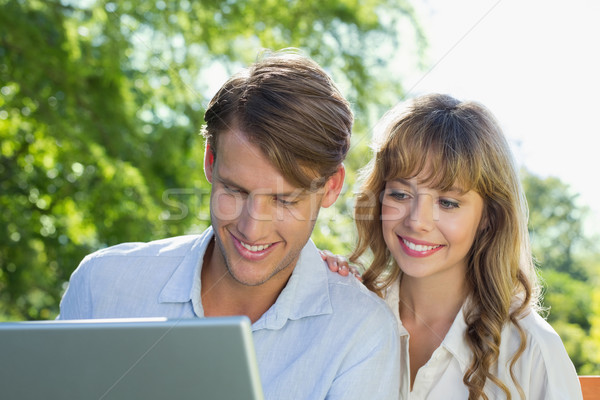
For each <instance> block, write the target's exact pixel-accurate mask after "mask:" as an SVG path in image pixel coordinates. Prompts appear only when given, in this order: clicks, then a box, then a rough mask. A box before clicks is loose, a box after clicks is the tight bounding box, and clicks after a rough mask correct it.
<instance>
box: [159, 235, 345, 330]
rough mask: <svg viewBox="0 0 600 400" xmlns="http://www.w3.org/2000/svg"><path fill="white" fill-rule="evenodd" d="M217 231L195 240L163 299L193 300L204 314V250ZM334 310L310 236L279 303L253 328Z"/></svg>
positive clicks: (273, 326) (323, 268)
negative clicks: (201, 293)
mask: <svg viewBox="0 0 600 400" xmlns="http://www.w3.org/2000/svg"><path fill="white" fill-rule="evenodd" d="M213 235H214V232H213V229H212V227H209V228H208V229H206V230H205V231H204V232H203V233H202V235H200V236H199V237H198V238H197V239H196V240H195V241H194V243H193V244H192V246H191V247H190V250H189V251H188V252H187V254H186V256H185V257H184V258H183V260H182V261H181V263H180V264H179V266H178V267H177V269H176V270H175V272H174V273H173V275H171V277H170V278H169V280H168V281H167V283H166V285H165V286H164V288H163V290H162V291H161V293H160V296H159V302H160V303H185V302H188V301H191V302H192V305H193V307H194V312H195V313H196V315H198V316H199V317H202V316H204V310H203V309H202V304H201V301H200V289H201V286H200V271H201V270H202V262H203V259H204V253H205V252H206V249H207V248H208V245H209V244H210V242H211V240H212V238H213ZM332 312H333V308H332V306H331V300H330V296H329V284H328V278H327V267H326V266H325V265H324V261H323V260H322V259H321V256H320V255H319V253H318V251H317V248H316V246H315V245H314V243H313V242H312V240H309V241H308V242H307V243H306V245H305V246H304V248H303V249H302V251H301V253H300V257H299V259H298V262H297V263H296V266H295V267H294V271H293V272H292V275H291V276H290V279H289V280H288V283H287V285H286V286H285V287H284V288H283V290H282V292H281V294H280V295H279V297H278V298H277V300H276V301H275V304H273V305H272V306H271V308H269V310H267V312H266V313H265V314H263V316H262V317H261V318H259V320H258V321H256V322H255V323H254V324H253V326H252V328H253V330H256V329H262V328H267V329H281V328H282V327H283V326H284V325H285V323H286V321H287V320H288V319H290V320H297V319H301V318H304V317H307V316H314V315H321V314H331V313H332Z"/></svg>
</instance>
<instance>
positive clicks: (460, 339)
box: [442, 303, 473, 374]
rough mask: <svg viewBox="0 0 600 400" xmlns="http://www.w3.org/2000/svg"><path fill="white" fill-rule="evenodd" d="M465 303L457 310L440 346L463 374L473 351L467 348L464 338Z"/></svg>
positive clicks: (465, 328) (465, 330)
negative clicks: (446, 351)
mask: <svg viewBox="0 0 600 400" xmlns="http://www.w3.org/2000/svg"><path fill="white" fill-rule="evenodd" d="M465 304H466V303H465ZM465 304H463V306H462V307H461V308H460V310H459V311H458V314H456V317H455V318H454V322H453V323H452V326H450V330H449V331H448V333H447V334H446V337H445V338H444V341H443V342H442V346H443V347H444V348H445V349H446V350H448V351H449V352H450V353H451V354H452V355H453V356H454V358H456V360H457V361H458V363H459V365H460V368H461V369H462V372H463V374H464V373H465V372H466V370H467V368H468V367H469V366H470V365H471V359H472V356H473V353H472V352H471V349H470V348H469V345H468V344H467V341H466V338H465V335H466V332H467V323H466V322H465V317H464V314H463V310H464V308H465Z"/></svg>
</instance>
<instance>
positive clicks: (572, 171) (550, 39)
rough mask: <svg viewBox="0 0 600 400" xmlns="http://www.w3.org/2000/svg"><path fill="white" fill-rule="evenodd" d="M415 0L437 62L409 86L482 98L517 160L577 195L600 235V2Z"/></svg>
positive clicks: (432, 59) (407, 85)
mask: <svg viewBox="0 0 600 400" xmlns="http://www.w3.org/2000/svg"><path fill="white" fill-rule="evenodd" d="M413 4H414V5H415V6H416V7H417V12H418V14H419V18H420V21H421V22H422V24H423V27H424V29H425V31H426V34H427V36H428V39H429V44H430V49H429V53H428V61H429V62H430V65H432V66H433V67H432V69H431V70H430V71H429V72H425V73H420V74H416V75H414V76H410V77H409V79H406V80H404V83H405V88H406V89H407V90H409V91H410V93H412V94H420V93H426V92H441V93H448V94H451V95H453V96H455V97H457V98H459V99H464V100H477V101H479V102H481V103H483V104H485V105H486V106H487V107H489V108H490V109H491V111H492V112H493V113H494V114H495V115H496V117H497V118H498V119H499V120H500V122H501V124H502V125H503V128H504V131H505V133H506V135H507V137H508V138H509V140H510V141H511V143H512V144H513V151H514V152H515V155H516V156H517V161H518V162H519V163H520V164H521V165H524V166H525V167H527V168H528V169H529V170H530V171H532V172H534V173H535V174H537V175H540V176H543V177H546V176H556V177H558V178H560V179H561V180H562V181H564V182H566V183H567V184H569V185H570V187H571V189H572V190H573V191H574V192H576V193H580V201H581V204H585V205H587V206H589V207H590V208H592V210H593V212H594V215H593V216H592V217H591V218H590V219H589V221H588V229H590V230H591V231H593V232H596V233H600V228H599V227H600V179H598V177H597V176H596V175H597V174H598V172H599V171H600V154H599V151H598V149H599V148H600V127H599V126H600V124H599V123H598V122H597V120H598V118H599V117H600V24H599V23H598V20H600V1H597V0H571V1H565V0H562V1H556V0H546V1H542V0H525V1H520V0H454V1H447V0H421V1H415V2H413ZM592 221H595V222H592Z"/></svg>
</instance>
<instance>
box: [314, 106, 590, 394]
mask: <svg viewBox="0 0 600 400" xmlns="http://www.w3.org/2000/svg"><path fill="white" fill-rule="evenodd" d="M378 126H379V127H380V128H381V129H380V131H381V135H380V137H378V138H377V139H376V142H375V157H374V159H373V160H372V161H371V162H370V163H369V165H368V166H367V167H366V168H365V170H364V171H363V180H364V182H363V184H362V187H361V189H360V191H359V194H358V198H357V203H356V207H355V221H356V225H357V229H358V244H357V247H356V250H355V251H354V253H352V254H351V256H350V261H351V262H354V263H358V260H359V258H360V257H361V256H362V255H363V254H364V253H365V252H367V250H371V252H372V254H373V258H372V261H371V263H370V265H369V266H368V267H367V269H366V272H365V273H364V275H363V276H362V279H363V282H364V284H365V285H366V286H367V287H368V288H369V289H371V290H373V291H375V292H377V293H379V294H380V295H382V296H383V297H384V298H385V299H386V301H387V303H388V305H389V306H390V307H391V308H392V311H393V312H394V313H395V314H396V317H397V318H398V321H399V324H400V332H401V338H400V340H401V348H402V357H403V359H402V360H401V365H402V367H401V371H400V373H401V385H402V389H401V398H402V399H408V398H418V399H424V398H429V399H466V398H468V399H496V398H508V399H581V398H582V395H581V389H580V386H579V381H578V378H577V375H576V372H575V369H574V367H573V364H572V363H571V361H570V360H569V357H568V355H567V353H566V351H565V349H564V346H563V344H562V342H561V340H560V338H559V336H558V335H557V334H556V333H555V332H554V330H553V329H552V328H551V327H550V325H549V324H548V323H546V321H545V320H544V319H542V318H541V317H540V316H539V315H538V313H537V311H538V309H537V307H538V302H539V297H538V296H539V287H538V282H537V276H536V271H535V268H534V265H533V262H532V257H531V253H530V250H529V238H528V231H527V204H526V200H525V196H524V193H523V190H522V188H521V185H520V182H519V178H518V173H517V170H516V168H515V163H514V161H513V159H512V155H511V152H510V149H509V146H508V144H507V142H506V140H505V138H504V135H503V134H502V131H501V129H500V127H499V125H498V123H497V122H496V120H495V119H494V117H493V116H492V115H491V113H490V112H489V111H488V110H487V109H486V108H485V107H483V106H481V105H479V104H477V103H472V102H460V101H458V100H456V99H454V98H452V97H450V96H446V95H437V94H436V95H428V96H423V97H420V98H417V99H415V100H414V101H412V102H411V103H409V104H408V106H406V107H404V108H396V109H393V110H391V111H390V112H388V113H387V114H386V116H384V118H383V119H382V121H381V122H380V124H379V125H378ZM324 258H326V259H327V260H328V262H329V264H330V268H332V269H333V270H337V267H336V266H335V263H336V262H340V265H342V266H343V268H344V273H345V271H347V269H346V268H347V265H344V262H343V260H341V259H339V258H337V257H335V256H332V255H331V254H330V253H329V256H327V255H324ZM340 273H342V272H340Z"/></svg>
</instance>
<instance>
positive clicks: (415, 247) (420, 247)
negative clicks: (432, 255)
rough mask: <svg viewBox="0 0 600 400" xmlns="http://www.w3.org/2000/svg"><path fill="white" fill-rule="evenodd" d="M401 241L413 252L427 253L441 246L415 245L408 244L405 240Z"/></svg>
mask: <svg viewBox="0 0 600 400" xmlns="http://www.w3.org/2000/svg"><path fill="white" fill-rule="evenodd" d="M402 241H403V242H404V244H405V245H406V246H407V247H408V248H409V249H411V250H414V251H429V250H433V249H437V248H438V247H440V246H441V245H440V244H438V245H435V246H425V245H422V244H415V243H413V242H409V241H408V240H406V239H402Z"/></svg>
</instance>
